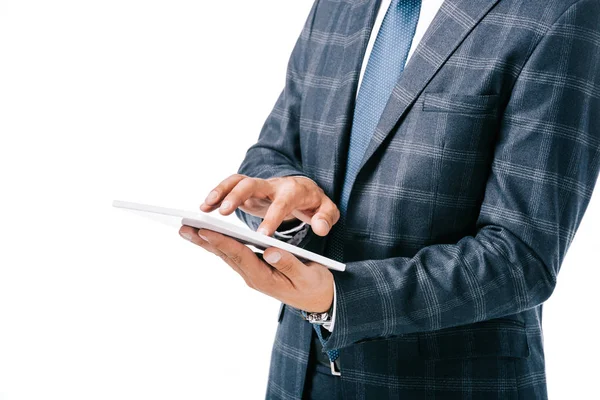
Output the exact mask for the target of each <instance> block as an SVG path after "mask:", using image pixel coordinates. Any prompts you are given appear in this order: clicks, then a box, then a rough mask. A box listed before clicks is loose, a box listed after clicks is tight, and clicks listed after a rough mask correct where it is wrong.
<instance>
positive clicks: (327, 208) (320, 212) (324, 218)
mask: <svg viewBox="0 0 600 400" xmlns="http://www.w3.org/2000/svg"><path fill="white" fill-rule="evenodd" d="M323 199H324V200H323V202H322V203H321V206H320V207H319V208H318V209H317V212H316V213H315V215H313V217H312V219H311V221H310V225H311V228H312V230H313V232H314V233H315V234H317V235H319V236H326V235H327V234H328V233H329V231H330V230H331V228H332V227H333V225H335V224H336V223H337V222H338V220H339V219H340V212H339V210H338V208H337V207H336V205H335V204H334V203H333V202H332V201H331V200H329V199H328V198H327V197H325V196H323Z"/></svg>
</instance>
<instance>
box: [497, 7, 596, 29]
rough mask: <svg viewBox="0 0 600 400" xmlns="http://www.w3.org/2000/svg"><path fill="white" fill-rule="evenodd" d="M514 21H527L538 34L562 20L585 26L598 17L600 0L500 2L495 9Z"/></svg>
mask: <svg viewBox="0 0 600 400" xmlns="http://www.w3.org/2000/svg"><path fill="white" fill-rule="evenodd" d="M496 10H497V11H498V12H500V13H501V14H505V15H508V16H511V17H512V18H514V19H515V20H523V21H526V22H527V21H529V22H530V23H531V24H534V25H535V26H537V29H539V31H540V33H541V32H544V31H546V30H547V29H548V28H550V27H551V26H552V25H554V24H555V23H556V22H558V21H561V20H563V19H567V20H570V21H573V23H574V24H586V25H587V23H586V20H590V21H592V20H594V21H595V20H596V19H597V17H598V16H599V15H600V0H529V1H522V0H501V1H500V2H499V3H498V4H497V7H496Z"/></svg>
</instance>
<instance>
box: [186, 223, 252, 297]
mask: <svg viewBox="0 0 600 400" xmlns="http://www.w3.org/2000/svg"><path fill="white" fill-rule="evenodd" d="M179 234H180V235H181V237H183V238H184V239H186V240H188V241H190V242H192V243H194V244H196V245H198V246H200V247H202V248H203V249H205V250H207V251H209V252H210V253H213V254H214V255H216V256H217V257H219V258H221V259H222V260H223V261H225V263H227V265H229V266H230V267H231V268H232V269H233V270H234V271H236V272H237V273H238V274H239V275H241V277H242V278H244V280H245V281H246V284H248V286H250V283H249V280H248V277H247V275H246V274H245V273H244V271H242V270H241V269H240V267H239V266H238V265H237V264H235V263H234V262H233V261H231V260H230V259H229V257H227V255H226V254H224V253H223V252H222V251H220V250H219V249H217V248H215V247H214V246H212V245H211V244H210V243H208V242H207V241H206V239H205V238H203V236H201V235H199V234H198V229H196V228H193V227H191V226H185V225H184V226H182V227H181V228H180V229H179Z"/></svg>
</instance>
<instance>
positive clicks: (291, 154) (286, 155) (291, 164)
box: [236, 0, 319, 230]
mask: <svg viewBox="0 0 600 400" xmlns="http://www.w3.org/2000/svg"><path fill="white" fill-rule="evenodd" d="M318 3H319V0H315V1H314V3H313V5H312V8H311V10H310V12H309V14H308V17H307V19H306V21H305V23H304V27H303V29H302V32H301V33H300V36H299V38H298V39H297V41H296V44H295V46H294V48H293V50H292V53H291V55H290V58H289V61H288V65H287V73H286V79H285V86H284V88H283V90H282V91H281V93H280V95H279V97H278V99H277V101H276V103H275V106H274V107H273V109H272V111H271V113H270V114H269V116H268V117H267V119H266V121H265V123H264V125H263V127H262V129H261V132H260V135H259V137H258V141H257V142H256V143H255V144H254V145H252V146H251V147H250V148H249V149H248V151H247V152H246V156H245V158H244V160H243V162H242V164H241V166H240V168H239V170H238V173H239V174H243V175H247V176H251V177H254V178H262V179H269V178H275V177H282V176H290V175H299V176H306V174H305V173H304V172H303V171H302V162H301V154H300V131H299V117H300V106H301V103H302V96H303V80H304V71H306V67H307V65H308V62H309V60H308V57H309V55H310V54H309V50H310V49H309V46H308V43H307V42H308V38H309V37H310V32H311V29H312V25H313V20H314V16H315V13H316V9H317V6H318ZM236 215H237V216H238V218H240V219H241V220H242V221H244V222H245V223H246V224H247V225H248V226H249V227H250V228H251V229H253V230H256V229H257V228H258V226H259V225H260V223H261V222H262V220H261V219H260V218H257V217H254V216H251V215H249V214H246V213H245V212H243V211H241V210H239V209H238V210H236Z"/></svg>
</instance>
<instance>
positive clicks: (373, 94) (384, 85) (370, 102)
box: [317, 0, 421, 361]
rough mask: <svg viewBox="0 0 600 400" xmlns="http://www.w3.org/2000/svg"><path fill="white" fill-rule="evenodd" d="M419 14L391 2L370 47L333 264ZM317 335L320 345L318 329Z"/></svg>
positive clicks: (413, 4)
mask: <svg viewBox="0 0 600 400" xmlns="http://www.w3.org/2000/svg"><path fill="white" fill-rule="evenodd" d="M420 11H421V0H392V3H391V4H390V7H389V8H388V9H387V12H386V14H385V16H384V18H383V22H382V23H381V28H380V29H379V33H378V34H377V38H376V39H375V43H374V44H373V49H372V51H371V55H370V56H369V61H368V63H367V67H366V69H365V73H364V75H363V79H362V82H361V85H360V88H359V90H358V96H357V97H356V104H355V107H354V117H353V120H352V130H351V133H350V146H349V149H348V158H347V163H346V174H345V177H344V186H343V188H342V194H341V198H340V201H339V204H338V207H339V209H340V214H341V218H340V221H339V222H338V223H337V224H336V225H335V226H334V228H333V230H332V231H331V239H330V243H329V247H328V250H327V256H328V257H330V258H333V259H335V260H338V261H343V256H344V235H345V228H344V225H345V224H344V221H345V217H346V211H347V210H348V200H349V199H350V190H351V189H352V184H353V182H354V179H355V178H356V175H357V174H358V169H359V167H360V164H361V162H362V158H363V156H364V154H365V151H366V150H367V147H368V145H369V142H370V140H371V137H372V136H373V133H374V132H375V127H376V126H377V123H378V122H379V118H380V117H381V114H382V113H383V109H384V108H385V105H386V104H387V101H388V99H389V97H390V95H391V94H392V89H393V88H394V86H395V85H396V82H397V81H398V79H399V78H400V75H401V74H402V71H403V70H404V64H406V60H407V58H408V53H409V51H410V47H411V45H412V40H413V37H414V35H415V30H416V28H417V22H418V21H419V13H420ZM334 330H335V326H334ZM317 335H318V336H319V339H320V340H321V342H323V338H322V336H321V333H320V331H319V330H318V329H317ZM327 355H328V356H329V359H330V360H331V361H334V360H335V359H337V357H338V352H337V350H331V351H329V352H328V353H327Z"/></svg>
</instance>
